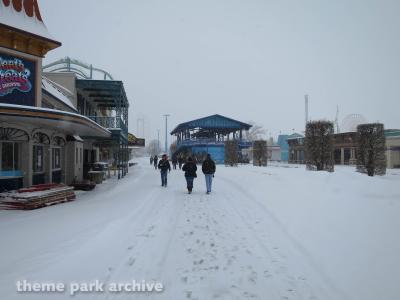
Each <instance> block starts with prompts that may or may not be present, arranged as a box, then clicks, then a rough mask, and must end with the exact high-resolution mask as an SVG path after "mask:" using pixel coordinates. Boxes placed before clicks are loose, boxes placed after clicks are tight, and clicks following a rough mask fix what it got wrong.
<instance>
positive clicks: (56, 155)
mask: <svg viewBox="0 0 400 300" xmlns="http://www.w3.org/2000/svg"><path fill="white" fill-rule="evenodd" d="M52 159H53V164H52V169H53V170H55V169H61V149H60V148H53V149H52Z"/></svg>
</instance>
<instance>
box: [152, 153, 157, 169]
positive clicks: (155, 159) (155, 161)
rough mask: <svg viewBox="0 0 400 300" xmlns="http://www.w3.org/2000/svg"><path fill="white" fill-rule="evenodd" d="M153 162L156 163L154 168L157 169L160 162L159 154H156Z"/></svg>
mask: <svg viewBox="0 0 400 300" xmlns="http://www.w3.org/2000/svg"><path fill="white" fill-rule="evenodd" d="M153 163H154V169H156V170H157V163H158V156H157V155H154V159H153Z"/></svg>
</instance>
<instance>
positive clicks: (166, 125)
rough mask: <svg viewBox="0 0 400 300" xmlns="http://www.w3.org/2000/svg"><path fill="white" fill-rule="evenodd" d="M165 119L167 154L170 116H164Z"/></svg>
mask: <svg viewBox="0 0 400 300" xmlns="http://www.w3.org/2000/svg"><path fill="white" fill-rule="evenodd" d="M163 116H164V117H165V154H167V153H168V117H169V116H170V115H168V114H165V115H163Z"/></svg>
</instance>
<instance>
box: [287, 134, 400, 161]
mask: <svg viewBox="0 0 400 300" xmlns="http://www.w3.org/2000/svg"><path fill="white" fill-rule="evenodd" d="M385 137H386V159H387V168H389V169H390V168H400V130H399V129H387V130H385ZM333 139H334V153H333V155H334V161H335V164H336V165H354V164H356V163H357V152H356V148H357V132H344V133H336V134H334V135H333ZM288 145H289V163H297V164H304V163H305V152H304V149H305V147H304V137H294V138H288Z"/></svg>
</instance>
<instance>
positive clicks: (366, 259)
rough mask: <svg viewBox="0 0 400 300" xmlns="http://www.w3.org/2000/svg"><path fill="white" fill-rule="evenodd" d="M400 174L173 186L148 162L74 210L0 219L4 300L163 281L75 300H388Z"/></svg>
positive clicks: (251, 177) (233, 178)
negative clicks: (21, 286) (88, 285)
mask: <svg viewBox="0 0 400 300" xmlns="http://www.w3.org/2000/svg"><path fill="white" fill-rule="evenodd" d="M399 180H400V172H399V171H393V170H391V171H389V174H388V175H386V176H383V177H373V178H371V177H368V176H365V175H362V174H358V173H356V172H354V168H353V167H337V168H336V170H335V172H334V173H327V172H310V171H306V170H305V169H304V166H296V165H284V164H278V163H276V164H274V165H269V166H268V167H266V168H263V167H261V168H258V167H253V166H239V167H237V168H231V167H224V166H217V173H216V175H215V178H214V182H213V192H212V193H211V195H206V194H205V180H204V178H203V176H202V175H201V174H200V173H199V176H198V178H197V179H196V180H195V183H194V193H193V194H191V195H188V194H187V193H186V191H185V181H184V177H183V172H181V171H179V170H172V171H171V173H170V174H169V178H168V187H167V188H163V187H161V186H160V182H159V181H160V178H159V172H158V171H155V170H154V168H153V167H152V166H150V165H149V162H148V159H147V158H146V159H139V164H138V165H136V166H135V167H132V168H130V173H128V175H127V176H126V177H125V178H124V179H122V180H120V181H118V182H117V180H116V179H115V178H113V179H109V180H107V181H106V182H105V183H103V184H101V185H98V186H97V187H96V189H95V190H94V191H92V192H78V193H77V200H76V201H73V202H70V203H66V204H60V205H56V206H52V207H47V208H43V209H40V210H35V211H28V212H21V211H0V236H1V237H2V246H1V250H0V251H1V255H0V296H1V298H2V299H8V300H12V299H22V298H23V299H68V298H70V297H69V295H68V294H67V293H57V294H54V293H44V294H34V293H31V294H18V293H16V291H15V290H16V288H15V282H16V281H17V280H23V279H26V280H30V281H36V282H64V283H65V284H68V283H70V282H90V281H92V280H96V279H97V280H100V281H102V282H106V283H110V282H130V281H132V280H154V281H158V282H162V283H163V285H164V287H165V290H164V292H163V293H161V294H146V293H141V294H135V295H134V296H132V295H129V294H128V295H127V294H124V293H122V294H110V293H81V294H77V295H75V296H74V298H75V299H128V298H135V299H178V300H179V299H206V300H208V299H229V300H231V299H272V300H274V299H279V300H281V299H322V300H326V299H335V300H336V299H337V300H345V299H349V300H359V299H363V300H369V299H370V300H375V299H385V300H395V299H398V295H399V294H400V287H399V285H398V278H400V256H399V253H400V236H399V234H398V229H399V228H400V218H399V217H398V216H399V215H400V191H399V189H398V186H399Z"/></svg>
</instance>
